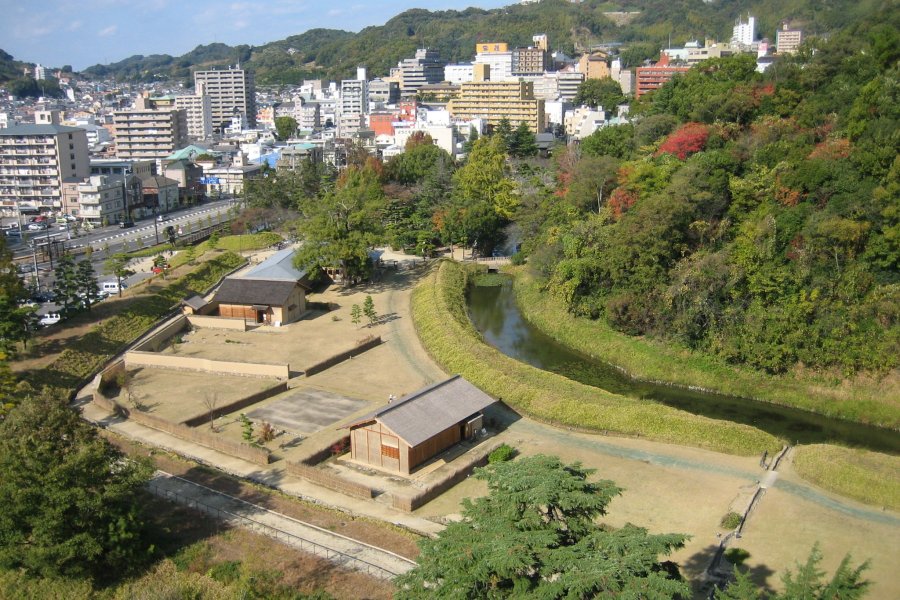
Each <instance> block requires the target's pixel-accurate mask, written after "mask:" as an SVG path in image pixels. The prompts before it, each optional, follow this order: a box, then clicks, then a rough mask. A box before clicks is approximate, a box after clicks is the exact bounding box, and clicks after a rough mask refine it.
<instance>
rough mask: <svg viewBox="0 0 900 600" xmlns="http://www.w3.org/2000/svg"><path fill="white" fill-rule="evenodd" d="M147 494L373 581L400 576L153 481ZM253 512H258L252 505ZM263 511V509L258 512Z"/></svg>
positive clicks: (149, 484)
mask: <svg viewBox="0 0 900 600" xmlns="http://www.w3.org/2000/svg"><path fill="white" fill-rule="evenodd" d="M147 485H148V487H149V489H150V491H151V492H152V493H154V494H156V495H157V496H159V497H160V498H165V499H167V500H173V501H175V502H177V503H178V504H182V505H184V506H187V507H188V508H193V509H195V510H199V511H201V512H204V513H206V514H208V515H210V516H212V517H214V518H217V519H220V520H223V521H228V522H232V523H235V524H237V525H240V526H242V527H246V528H247V529H250V530H251V531H255V532H257V533H261V534H263V535H265V536H267V537H270V538H273V539H275V540H276V541H279V542H283V543H285V544H288V545H290V546H293V547H295V548H299V549H300V550H303V551H305V552H309V553H311V554H314V555H316V556H321V557H323V558H325V559H326V560H329V561H332V562H336V563H338V564H346V565H347V566H349V567H351V568H353V569H356V570H358V571H363V572H365V573H367V574H368V575H372V576H373V577H378V578H379V579H393V578H394V577H397V576H398V575H399V573H394V572H393V571H391V570H389V569H385V568H384V567H380V566H378V565H374V564H372V563H370V562H368V561H365V560H363V559H361V558H357V557H355V556H352V555H350V554H346V553H344V552H341V551H340V550H334V549H332V548H329V547H327V546H323V545H321V544H317V543H316V542H312V541H310V540H307V539H306V538H303V537H300V536H299V535H296V534H293V533H288V532H287V531H283V530H281V529H278V528H277V527H272V526H271V525H266V524H265V523H260V522H259V521H257V520H255V519H251V518H250V517H245V516H243V515H238V514H235V513H233V512H231V511H227V510H223V509H221V508H217V507H215V506H212V505H210V504H207V503H206V502H203V501H201V500H197V499H196V498H189V497H188V496H185V495H184V494H179V493H178V492H174V491H172V490H169V489H166V488H163V487H161V486H159V485H157V484H155V483H153V482H152V481H151V482H150V483H148V484H147ZM251 506H254V508H258V509H259V507H256V506H255V505H252V504H251ZM260 510H265V509H260Z"/></svg>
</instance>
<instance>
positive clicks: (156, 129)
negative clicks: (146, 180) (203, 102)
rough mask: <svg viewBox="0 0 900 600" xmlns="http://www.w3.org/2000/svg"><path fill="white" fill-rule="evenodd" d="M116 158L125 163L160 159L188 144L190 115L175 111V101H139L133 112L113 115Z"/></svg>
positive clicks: (144, 96)
mask: <svg viewBox="0 0 900 600" xmlns="http://www.w3.org/2000/svg"><path fill="white" fill-rule="evenodd" d="M113 127H114V130H115V139H116V156H117V157H119V158H121V159H125V160H156V159H161V158H165V157H167V156H169V155H170V154H172V153H173V152H174V151H175V150H177V149H178V148H180V147H182V146H184V145H185V144H186V143H187V138H188V135H187V114H186V113H185V111H184V110H180V109H177V108H175V99H173V98H150V95H149V93H148V92H144V93H143V94H142V95H140V96H138V97H137V99H135V102H134V107H133V108H131V109H130V110H120V111H116V112H114V113H113Z"/></svg>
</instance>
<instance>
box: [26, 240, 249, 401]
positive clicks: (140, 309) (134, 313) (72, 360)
mask: <svg viewBox="0 0 900 600" xmlns="http://www.w3.org/2000/svg"><path fill="white" fill-rule="evenodd" d="M243 262H244V259H243V258H241V257H240V256H238V255H237V254H233V253H230V252H229V253H224V254H220V255H219V256H216V257H214V258H212V259H211V260H208V261H205V262H203V263H202V264H200V265H199V266H198V267H197V268H195V269H194V270H193V271H192V272H190V273H188V274H187V275H185V276H183V277H181V278H179V279H177V280H175V281H171V282H170V283H169V285H168V286H167V287H165V288H164V289H162V290H160V291H159V292H157V293H155V294H148V295H146V296H141V297H138V298H135V299H134V300H132V301H131V302H129V303H128V304H127V305H126V306H125V307H124V308H123V309H122V310H121V311H120V312H119V313H118V314H117V315H116V316H114V317H112V318H110V319H107V320H106V321H104V322H102V323H99V324H97V325H96V326H94V327H93V328H92V329H91V330H90V331H89V332H88V333H87V334H85V335H84V336H82V337H81V338H79V339H77V340H73V341H72V342H71V343H70V344H69V346H68V348H66V349H65V350H63V351H62V352H61V353H60V355H59V356H58V357H57V358H56V360H55V361H53V362H52V363H51V364H50V365H49V366H48V367H47V368H46V369H42V370H41V371H40V372H39V377H40V379H39V380H37V381H34V383H35V384H37V385H38V386H43V385H47V386H50V387H52V388H54V389H56V390H57V391H60V392H62V393H64V394H66V395H68V394H71V393H72V392H73V391H75V390H76V389H77V388H78V387H79V386H81V385H83V384H84V383H86V381H87V379H88V378H89V377H90V376H91V375H92V374H93V373H94V372H96V371H97V369H99V368H100V367H101V366H102V365H103V363H105V362H106V361H107V360H109V359H110V358H112V357H113V356H115V355H116V354H117V353H118V352H120V351H121V350H122V349H123V348H124V347H125V346H127V345H128V344H130V343H131V342H133V341H134V340H136V339H137V338H139V337H140V336H141V335H143V334H144V333H145V332H146V331H147V330H149V329H150V328H151V327H153V325H154V324H155V323H156V322H157V321H158V320H159V319H160V318H161V317H162V316H164V315H165V314H166V313H168V312H169V311H171V310H173V308H174V307H175V306H177V304H178V303H179V302H181V300H182V299H184V298H185V297H187V296H189V295H191V294H192V293H196V292H200V293H202V292H205V291H206V290H208V289H210V288H211V287H212V286H214V285H215V284H216V283H218V282H219V280H220V279H221V278H222V277H223V276H225V275H226V274H228V273H229V272H231V271H233V270H234V269H235V268H237V267H238V266H240V265H241V264H242V263H243Z"/></svg>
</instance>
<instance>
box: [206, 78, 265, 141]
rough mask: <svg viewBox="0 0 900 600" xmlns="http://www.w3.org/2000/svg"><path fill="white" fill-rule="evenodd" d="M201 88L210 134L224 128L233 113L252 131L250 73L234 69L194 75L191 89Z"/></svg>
mask: <svg viewBox="0 0 900 600" xmlns="http://www.w3.org/2000/svg"><path fill="white" fill-rule="evenodd" d="M201 84H203V86H204V90H205V92H206V94H207V95H208V96H209V101H210V110H211V111H212V128H213V131H222V130H223V129H224V128H225V127H227V126H228V125H229V123H231V120H232V118H233V117H234V113H235V112H238V113H241V114H242V115H244V116H245V117H246V118H247V123H248V124H249V126H250V127H256V86H255V85H254V81H253V73H251V72H249V71H245V70H244V69H241V68H237V67H234V68H228V69H213V70H210V71H195V72H194V86H195V87H197V88H198V90H199V86H200V85H201ZM198 94H199V91H198Z"/></svg>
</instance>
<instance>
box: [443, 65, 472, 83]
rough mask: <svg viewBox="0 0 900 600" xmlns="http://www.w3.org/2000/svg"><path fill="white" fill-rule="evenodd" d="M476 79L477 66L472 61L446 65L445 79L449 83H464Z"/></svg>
mask: <svg viewBox="0 0 900 600" xmlns="http://www.w3.org/2000/svg"><path fill="white" fill-rule="evenodd" d="M474 79H475V68H474V67H473V66H472V63H463V64H458V65H447V66H446V67H444V81H447V82H448V83H464V82H469V81H473V80H474Z"/></svg>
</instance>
